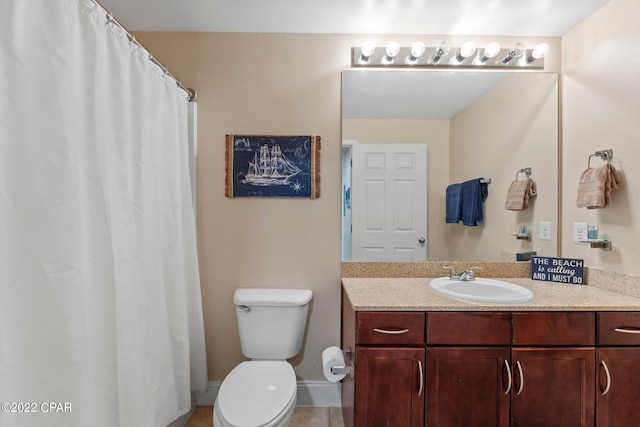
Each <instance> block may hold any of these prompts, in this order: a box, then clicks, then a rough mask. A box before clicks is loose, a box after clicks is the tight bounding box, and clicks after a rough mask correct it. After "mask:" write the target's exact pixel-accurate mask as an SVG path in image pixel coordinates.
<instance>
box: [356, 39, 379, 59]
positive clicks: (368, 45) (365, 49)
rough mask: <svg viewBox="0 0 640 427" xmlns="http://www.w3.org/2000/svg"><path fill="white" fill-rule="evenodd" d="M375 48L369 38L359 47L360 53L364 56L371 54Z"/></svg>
mask: <svg viewBox="0 0 640 427" xmlns="http://www.w3.org/2000/svg"><path fill="white" fill-rule="evenodd" d="M375 50H376V45H375V44H374V43H373V42H372V41H371V40H367V41H365V42H364V43H362V47H361V48H360V52H361V53H362V56H364V57H366V58H368V57H370V56H371V55H373V52H375Z"/></svg>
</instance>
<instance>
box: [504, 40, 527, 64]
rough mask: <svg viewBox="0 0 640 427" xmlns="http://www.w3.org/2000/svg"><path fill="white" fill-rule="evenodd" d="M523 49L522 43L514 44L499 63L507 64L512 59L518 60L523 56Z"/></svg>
mask: <svg viewBox="0 0 640 427" xmlns="http://www.w3.org/2000/svg"><path fill="white" fill-rule="evenodd" d="M525 48H526V46H525V45H524V43H520V42H518V43H516V44H515V45H513V47H512V48H511V49H509V52H508V53H507V55H506V56H505V57H504V58H502V61H501V62H502V63H503V64H507V63H509V61H511V60H512V59H514V58H520V57H521V56H522V55H524V50H525Z"/></svg>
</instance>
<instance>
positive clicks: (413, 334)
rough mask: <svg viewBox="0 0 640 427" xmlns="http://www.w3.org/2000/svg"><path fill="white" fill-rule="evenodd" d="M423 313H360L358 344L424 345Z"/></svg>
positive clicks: (357, 328) (357, 334)
mask: <svg viewBox="0 0 640 427" xmlns="http://www.w3.org/2000/svg"><path fill="white" fill-rule="evenodd" d="M424 317H425V315H424V313H422V312H396V311H389V312H380V311H377V312H367V311H363V312H359V313H358V317H357V326H356V344H392V345H397V344H403V345H421V344H424Z"/></svg>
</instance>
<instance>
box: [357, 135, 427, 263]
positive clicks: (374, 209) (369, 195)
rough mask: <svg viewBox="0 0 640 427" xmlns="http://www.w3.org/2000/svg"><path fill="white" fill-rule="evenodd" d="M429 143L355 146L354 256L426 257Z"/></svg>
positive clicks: (380, 258)
mask: <svg viewBox="0 0 640 427" xmlns="http://www.w3.org/2000/svg"><path fill="white" fill-rule="evenodd" d="M426 158H427V145H426V144H354V145H353V146H352V160H353V162H352V174H351V177H352V187H351V198H352V200H353V203H352V205H351V226H352V236H351V237H352V238H351V259H350V260H351V261H426V260H427V243H426V238H427V229H426V228H427V166H426V165H427V162H426Z"/></svg>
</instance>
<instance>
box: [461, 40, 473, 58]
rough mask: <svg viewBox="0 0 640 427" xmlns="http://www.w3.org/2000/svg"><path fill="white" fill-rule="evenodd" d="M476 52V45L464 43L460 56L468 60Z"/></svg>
mask: <svg viewBox="0 0 640 427" xmlns="http://www.w3.org/2000/svg"><path fill="white" fill-rule="evenodd" d="M475 51H476V44H475V43H474V42H464V44H463V45H462V47H461V48H460V56H462V57H463V58H468V57H470V56H471V55H473V53H474V52H475Z"/></svg>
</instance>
